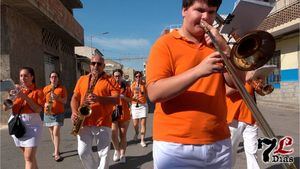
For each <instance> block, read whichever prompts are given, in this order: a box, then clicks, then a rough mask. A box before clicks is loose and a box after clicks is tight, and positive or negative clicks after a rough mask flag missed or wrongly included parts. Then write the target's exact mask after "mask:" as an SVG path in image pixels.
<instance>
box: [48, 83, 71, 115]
mask: <svg viewBox="0 0 300 169" xmlns="http://www.w3.org/2000/svg"><path fill="white" fill-rule="evenodd" d="M50 91H51V84H50V85H47V86H45V87H44V89H43V93H44V95H45V98H46V103H47V102H49V99H50V95H51V94H50ZM53 92H54V94H56V95H57V96H59V97H61V98H66V97H67V89H66V88H65V87H64V86H62V85H58V86H57V87H56V88H55V89H54V91H53ZM64 111H65V108H64V104H63V103H61V102H59V101H57V100H55V99H54V100H53V105H52V112H53V113H54V114H62V113H64ZM44 112H46V107H45V108H44Z"/></svg>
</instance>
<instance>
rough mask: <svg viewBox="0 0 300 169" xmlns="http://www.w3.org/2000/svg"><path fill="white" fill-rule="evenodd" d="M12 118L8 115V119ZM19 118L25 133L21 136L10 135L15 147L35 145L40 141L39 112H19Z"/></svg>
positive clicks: (40, 122) (40, 123) (41, 125)
mask: <svg viewBox="0 0 300 169" xmlns="http://www.w3.org/2000/svg"><path fill="white" fill-rule="evenodd" d="M12 118H13V116H10V118H9V120H8V121H10V120H11V119H12ZM20 119H21V121H22V123H23V125H24V126H25V129H26V133H25V134H24V136H23V137H21V138H16V137H15V135H12V138H13V139H14V142H15V145H16V146H17V147H36V146H38V144H39V143H40V141H41V137H42V130H43V123H42V120H41V117H40V114H39V113H31V114H21V115H20Z"/></svg>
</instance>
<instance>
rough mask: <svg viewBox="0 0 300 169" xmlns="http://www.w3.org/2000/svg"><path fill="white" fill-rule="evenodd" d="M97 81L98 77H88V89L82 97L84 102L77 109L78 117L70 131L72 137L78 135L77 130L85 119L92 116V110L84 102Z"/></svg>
mask: <svg viewBox="0 0 300 169" xmlns="http://www.w3.org/2000/svg"><path fill="white" fill-rule="evenodd" d="M98 79H99V77H95V78H92V75H90V77H89V83H88V89H87V92H86V93H85V95H84V100H83V103H82V105H80V106H79V108H78V112H79V115H78V118H77V120H76V121H75V122H74V124H73V128H72V131H71V134H72V135H74V136H76V135H78V133H79V130H80V129H81V127H82V125H83V122H84V120H85V118H86V117H88V116H90V115H91V114H92V109H91V107H90V105H89V103H87V102H86V98H87V97H88V95H90V94H92V93H93V90H94V87H95V85H96V83H97V81H98Z"/></svg>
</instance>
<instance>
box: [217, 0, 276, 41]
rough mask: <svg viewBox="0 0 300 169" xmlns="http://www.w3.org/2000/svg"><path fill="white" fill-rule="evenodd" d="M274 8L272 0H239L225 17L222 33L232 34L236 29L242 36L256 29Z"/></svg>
mask: <svg viewBox="0 0 300 169" xmlns="http://www.w3.org/2000/svg"><path fill="white" fill-rule="evenodd" d="M272 9H273V5H272V4H271V2H265V1H259V0H238V1H237V2H236V3H235V7H234V9H233V12H232V13H231V14H230V15H229V16H228V18H226V19H225V21H227V22H225V24H224V26H223V27H222V28H221V33H224V34H230V33H232V32H233V31H235V33H236V34H238V35H239V36H240V37H242V36H244V35H245V34H246V33H247V32H249V31H253V30H256V28H257V27H258V26H259V25H260V24H261V23H262V21H263V20H264V19H265V18H266V17H267V16H268V14H269V13H270V12H271V10H272Z"/></svg>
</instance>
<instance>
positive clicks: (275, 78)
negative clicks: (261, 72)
mask: <svg viewBox="0 0 300 169" xmlns="http://www.w3.org/2000/svg"><path fill="white" fill-rule="evenodd" d="M280 54H281V51H280V50H277V51H275V52H274V55H273V57H272V58H271V59H270V60H269V62H268V63H267V64H268V65H276V66H277V69H276V70H275V71H274V72H273V73H272V74H270V75H269V76H268V79H267V83H268V84H272V85H273V86H274V87H275V88H280V79H281V77H280Z"/></svg>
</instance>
